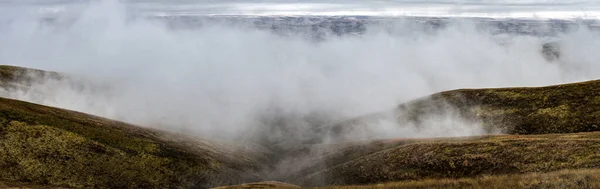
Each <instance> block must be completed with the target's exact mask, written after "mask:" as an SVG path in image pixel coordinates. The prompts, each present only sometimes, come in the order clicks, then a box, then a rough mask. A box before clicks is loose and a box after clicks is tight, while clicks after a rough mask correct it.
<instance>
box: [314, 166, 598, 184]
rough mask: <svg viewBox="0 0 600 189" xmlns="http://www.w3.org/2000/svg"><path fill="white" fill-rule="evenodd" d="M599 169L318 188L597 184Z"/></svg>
mask: <svg viewBox="0 0 600 189" xmlns="http://www.w3.org/2000/svg"><path fill="white" fill-rule="evenodd" d="M598 180H600V169H578V170H562V171H557V172H550V173H528V174H512V175H498V176H484V177H477V178H461V179H425V180H419V181H405V182H392V183H383V184H374V185H364V186H359V185H353V186H329V187H322V189H368V188H397V189H403V188H406V189H425V188H470V189H506V188H531V189H533V188H548V189H552V188H557V189H558V188H582V189H592V188H600V182H598Z"/></svg>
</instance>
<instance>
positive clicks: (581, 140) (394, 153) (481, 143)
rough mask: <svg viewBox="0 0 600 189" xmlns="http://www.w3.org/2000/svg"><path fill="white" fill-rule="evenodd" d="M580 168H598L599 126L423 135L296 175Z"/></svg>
mask: <svg viewBox="0 0 600 189" xmlns="http://www.w3.org/2000/svg"><path fill="white" fill-rule="evenodd" d="M390 142H395V141H390ZM579 168H600V132H591V133H574V134H547V135H521V136H519V135H506V136H487V137H470V138H451V139H439V140H428V141H423V142H417V143H412V144H405V145H400V146H397V147H394V148H390V149H387V150H383V151H379V152H376V153H372V154H369V155H365V156H362V157H360V158H356V159H354V160H350V161H348V162H345V163H343V164H340V165H338V166H334V167H331V168H329V169H325V170H324V171H320V172H317V173H315V174H313V175H310V176H308V177H307V178H304V179H302V180H301V181H302V183H303V184H307V185H310V184H311V183H317V182H316V181H322V180H321V178H328V179H327V180H326V181H325V182H324V183H322V184H338V185H340V184H341V185H346V184H371V183H381V182H391V181H401V180H419V179H426V178H462V177H476V176H483V175H497V174H519V173H530V172H549V171H556V170H561V169H579Z"/></svg>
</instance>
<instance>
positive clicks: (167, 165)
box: [0, 98, 258, 188]
mask: <svg viewBox="0 0 600 189" xmlns="http://www.w3.org/2000/svg"><path fill="white" fill-rule="evenodd" d="M240 152H242V151H237V150H236V149H232V148H231V147H229V146H224V145H218V144H214V143H208V142H205V141H200V140H196V139H191V138H185V137H182V136H175V135H171V134H168V133H165V132H161V131H157V130H150V129H144V128H140V127H136V126H132V125H128V124H125V123H121V122H116V121H111V120H107V119H103V118H99V117H95V116H90V115H87V114H82V113H78V112H73V111H67V110H61V109H57V108H51V107H46V106H41V105H36V104H31V103H27V102H21V101H16V100H10V99H4V98H0V169H2V170H3V171H1V172H0V181H2V180H3V181H7V182H10V181H13V182H23V183H32V184H40V185H50V186H65V187H85V188H106V187H108V188H173V187H184V188H190V187H207V186H214V185H222V184H226V183H231V184H233V183H239V182H241V181H252V180H255V179H256V178H255V177H256V175H252V173H251V172H248V171H251V170H254V168H256V167H255V166H257V165H258V162H257V161H256V160H253V159H249V158H248V157H244V156H242V155H232V154H243V153H240Z"/></svg>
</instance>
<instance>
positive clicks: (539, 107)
mask: <svg viewBox="0 0 600 189" xmlns="http://www.w3.org/2000/svg"><path fill="white" fill-rule="evenodd" d="M38 76H41V78H48V77H51V78H55V79H56V78H58V79H60V78H65V77H66V76H64V75H62V74H58V73H54V72H44V71H40V70H33V69H26V68H19V67H12V66H0V82H1V86H2V87H4V88H9V87H27V86H28V85H29V84H30V83H31V82H37V81H36V80H35V78H38ZM394 113H395V114H393V115H394V116H396V118H397V120H398V121H399V122H401V123H402V122H412V123H415V124H416V125H419V123H422V122H423V121H426V119H428V118H429V117H430V116H431V115H436V114H446V113H453V114H457V115H459V116H461V117H462V118H464V119H465V120H470V121H474V122H478V123H482V124H483V126H484V127H485V128H486V129H487V130H489V131H497V130H500V131H502V132H503V133H506V134H512V135H496V136H477V137H462V138H438V139H411V140H407V139H390V140H376V141H352V142H347V143H338V144H320V145H315V144H313V143H300V142H292V144H287V145H284V146H286V147H289V146H292V147H289V148H290V149H287V148H286V149H279V148H273V147H281V146H279V145H278V144H277V142H282V143H283V142H288V143H289V142H290V141H289V140H286V138H281V139H279V138H277V139H276V140H273V141H275V142H271V143H265V144H266V145H264V144H263V143H260V144H263V146H259V145H256V146H258V147H257V148H256V149H262V150H264V149H267V150H264V151H259V150H256V149H253V151H250V150H245V149H241V148H238V147H235V146H233V145H225V144H219V143H215V142H209V141H203V140H199V139H195V138H190V137H185V136H180V135H175V134H169V133H167V132H164V131H159V130H155V129H148V128H141V127H137V126H133V125H129V124H126V123H122V122H118V121H112V120H107V119H103V118H100V117H95V116H91V115H87V114H83V113H78V112H73V111H68V110H62V109H58V108H52V107H47V106H41V105H36V104H32V103H27V102H22V101H16V100H10V99H5V98H0V170H2V171H0V188H2V187H33V188H43V187H46V188H54V187H63V188H205V187H213V186H224V185H231V184H239V183H243V182H255V181H260V179H265V178H267V180H272V179H273V178H275V179H276V180H280V181H286V182H290V183H294V184H299V185H301V186H324V185H333V186H331V188H371V187H378V188H380V187H393V188H431V187H433V188H440V187H444V188H446V187H447V188H598V187H599V186H598V182H597V180H598V179H600V176H597V175H599V174H598V173H600V126H599V125H600V80H598V81H589V82H582V83H575V84H566V85H557V86H549V87H537V88H503V89H461V90H454V91H447V92H442V93H438V94H434V95H432V96H430V97H427V98H423V99H418V100H415V101H411V102H408V103H405V104H402V105H399V106H398V108H397V109H395V110H394ZM388 115H389V114H385V115H384V114H373V115H368V116H364V117H361V118H357V119H353V120H349V121H345V122H341V123H337V124H333V125H329V126H327V127H320V128H318V129H319V131H322V132H323V133H327V134H329V133H334V134H335V133H338V134H339V135H340V136H343V134H344V132H346V131H347V130H351V127H368V124H367V123H369V122H370V120H376V119H380V118H382V117H386V116H388ZM282 122H285V120H283V121H282ZM275 126H277V125H275ZM266 131H268V129H267V130H266ZM319 133H321V132H319ZM323 133H321V134H323ZM267 135H269V133H266V134H265V136H267ZM286 136H287V135H286ZM323 136H325V134H323ZM316 141H317V140H316ZM296 143H298V144H297V145H296ZM248 145H249V146H253V145H255V144H248ZM268 145H273V146H268ZM282 146H283V145H282ZM280 160H286V161H284V162H282V161H280ZM280 164H287V165H297V167H293V168H290V169H291V170H285V171H284V172H283V173H281V174H279V173H277V174H279V175H277V174H272V173H270V171H272V170H276V168H277V167H278V165H280ZM286 171H287V172H286ZM265 175H267V176H265ZM378 183H384V184H378ZM357 184H375V185H365V186H342V185H357ZM273 187H274V188H281V187H284V188H293V187H296V186H294V185H287V184H283V183H277V182H261V183H251V184H245V185H237V186H233V187H230V188H273Z"/></svg>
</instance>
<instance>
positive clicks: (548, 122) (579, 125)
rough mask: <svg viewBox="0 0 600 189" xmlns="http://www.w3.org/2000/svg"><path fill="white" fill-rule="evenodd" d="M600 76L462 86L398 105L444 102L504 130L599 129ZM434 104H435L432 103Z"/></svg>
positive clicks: (411, 109) (408, 106)
mask: <svg viewBox="0 0 600 189" xmlns="http://www.w3.org/2000/svg"><path fill="white" fill-rule="evenodd" d="M599 99H600V80H595V81H588V82H581V83H573V84H565V85H556V86H548V87H531V88H501V89H462V90H454V91H447V92H442V93H439V94H435V95H432V96H431V98H429V99H425V100H420V101H415V102H411V103H409V104H406V105H402V106H401V107H400V109H402V110H406V111H408V112H412V113H414V112H418V109H421V110H422V109H423V108H422V107H427V106H430V107H431V106H440V105H439V104H441V103H447V104H448V105H450V106H451V107H453V108H456V109H458V110H459V111H460V112H461V114H462V115H463V116H464V117H466V118H469V119H474V120H481V121H482V122H483V123H484V125H485V126H486V127H487V128H488V129H498V130H501V131H503V133H507V134H544V133H574V132H590V131H600V100H599ZM436 104H437V105H436Z"/></svg>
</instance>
